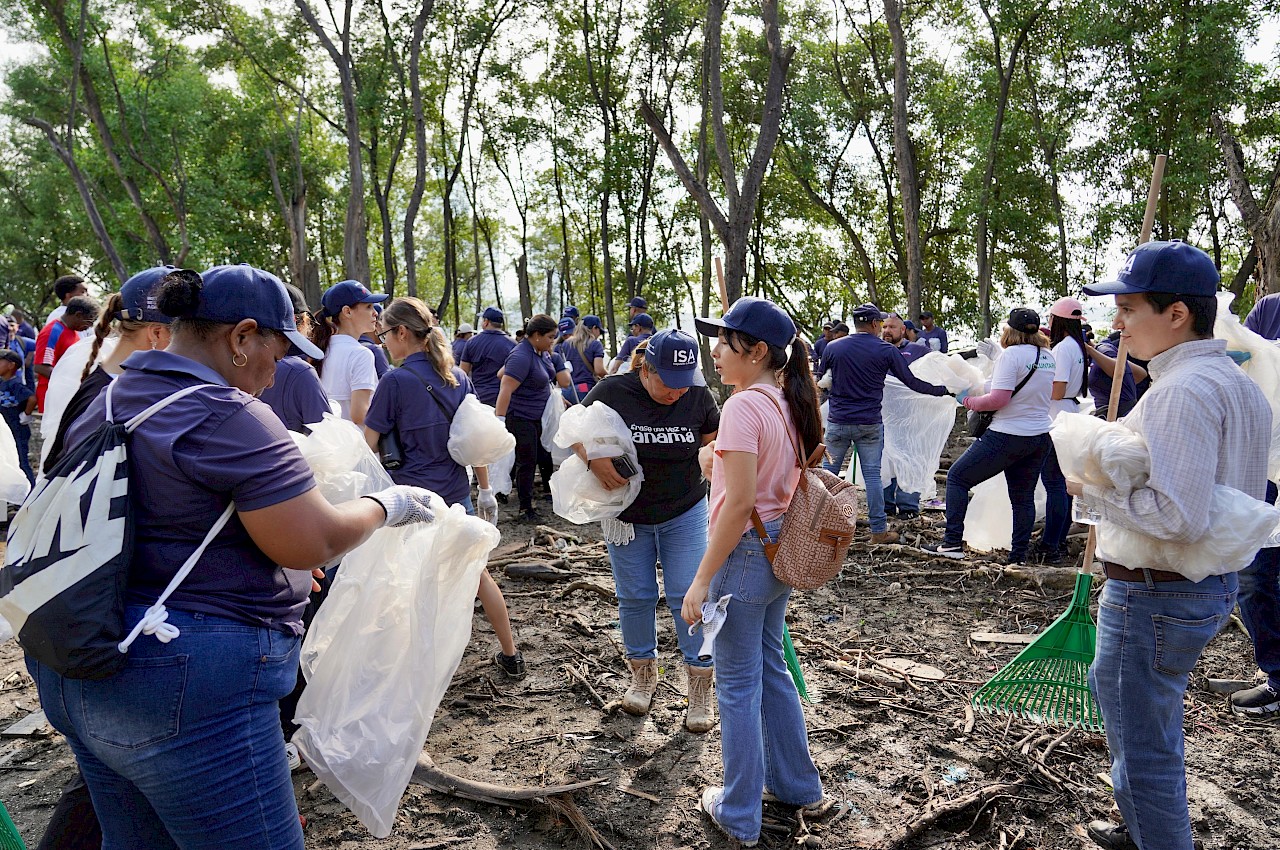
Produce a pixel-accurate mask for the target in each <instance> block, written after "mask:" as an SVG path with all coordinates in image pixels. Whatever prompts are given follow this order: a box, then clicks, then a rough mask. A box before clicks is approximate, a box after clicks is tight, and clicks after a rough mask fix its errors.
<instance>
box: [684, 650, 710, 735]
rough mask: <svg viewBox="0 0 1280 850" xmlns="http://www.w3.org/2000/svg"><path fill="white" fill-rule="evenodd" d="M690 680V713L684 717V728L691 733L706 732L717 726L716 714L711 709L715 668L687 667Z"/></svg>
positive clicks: (686, 671) (686, 670)
mask: <svg viewBox="0 0 1280 850" xmlns="http://www.w3.org/2000/svg"><path fill="white" fill-rule="evenodd" d="M684 670H685V673H686V675H687V676H688V679H689V711H688V713H687V714H685V716H684V728H686V729H688V730H689V731H690V732H706V731H707V730H708V729H710V728H711V727H712V726H715V725H716V716H715V712H714V711H713V710H712V708H711V683H712V682H713V681H714V680H715V673H716V671H715V668H714V667H690V666H689V665H687V664H686V665H685V668H684Z"/></svg>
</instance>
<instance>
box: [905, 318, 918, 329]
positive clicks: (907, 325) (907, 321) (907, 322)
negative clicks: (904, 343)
mask: <svg viewBox="0 0 1280 850" xmlns="http://www.w3.org/2000/svg"><path fill="white" fill-rule="evenodd" d="M902 326H903V327H904V328H906V329H907V330H909V331H913V330H915V329H916V325H915V322H913V321H911V320H910V319H903V320H902Z"/></svg>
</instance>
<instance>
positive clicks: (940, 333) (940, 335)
mask: <svg viewBox="0 0 1280 850" xmlns="http://www.w3.org/2000/svg"><path fill="white" fill-rule="evenodd" d="M931 339H936V340H937V341H938V348H937V349H936V350H937V351H940V352H942V353H943V354H946V353H947V332H946V331H944V330H943V329H942V328H940V327H938V326H937V325H934V326H933V330H931V331H927V330H925V329H924V328H920V329H919V330H917V331H916V342H918V343H921V344H922V345H924V347H925V348H927V349H928V350H930V351H934V350H935V349H934V347H933V345H932V343H930V342H929V340H931Z"/></svg>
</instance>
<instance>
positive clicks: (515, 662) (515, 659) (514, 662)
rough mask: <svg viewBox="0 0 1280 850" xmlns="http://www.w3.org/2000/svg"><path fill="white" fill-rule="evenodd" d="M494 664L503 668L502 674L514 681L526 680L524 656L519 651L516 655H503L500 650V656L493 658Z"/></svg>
mask: <svg viewBox="0 0 1280 850" xmlns="http://www.w3.org/2000/svg"><path fill="white" fill-rule="evenodd" d="M493 663H494V664H497V665H498V666H499V667H501V668H502V672H503V673H506V674H507V675H508V676H509V677H511V678H512V679H523V678H524V673H525V670H524V656H523V655H521V654H520V650H518V649H517V650H516V654H515V655H503V654H502V650H498V654H497V655H495V656H493Z"/></svg>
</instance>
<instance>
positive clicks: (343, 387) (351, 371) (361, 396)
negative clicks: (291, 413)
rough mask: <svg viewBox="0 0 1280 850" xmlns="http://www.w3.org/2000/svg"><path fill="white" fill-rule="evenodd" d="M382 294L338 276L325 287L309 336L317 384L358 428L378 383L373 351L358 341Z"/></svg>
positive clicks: (372, 321)
mask: <svg viewBox="0 0 1280 850" xmlns="http://www.w3.org/2000/svg"><path fill="white" fill-rule="evenodd" d="M387 298H388V296H386V295H376V294H374V293H372V292H370V291H369V289H368V287H366V286H365V285H364V284H363V283H360V282H359V281H354V280H344V281H342V282H341V283H335V284H334V285H333V286H331V287H329V288H328V289H327V290H325V293H324V295H323V296H321V298H320V303H321V305H322V306H321V308H320V312H318V313H316V316H315V320H316V324H315V329H314V330H313V331H312V338H313V339H314V340H315V342H316V346H317V347H318V348H319V349H320V351H321V353H322V355H323V357H324V360H319V361H316V371H317V372H319V373H320V383H322V384H324V391H325V393H326V394H328V396H329V398H330V399H331V400H333V401H336V402H337V403H338V407H339V408H340V415H341V416H342V418H343V419H349V420H350V421H352V422H354V423H356V424H357V425H359V426H361V427H363V426H364V417H365V413H367V412H368V410H369V401H370V400H371V399H372V398H373V391H374V390H375V389H377V388H378V371H377V367H376V364H375V361H374V357H373V352H371V351H370V350H369V349H367V348H365V347H364V346H363V345H361V344H360V338H361V337H362V336H364V335H365V334H371V333H373V332H374V331H375V330H376V329H377V324H378V311H377V305H379V304H381V303H382V302H383V301H386V300H387Z"/></svg>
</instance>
